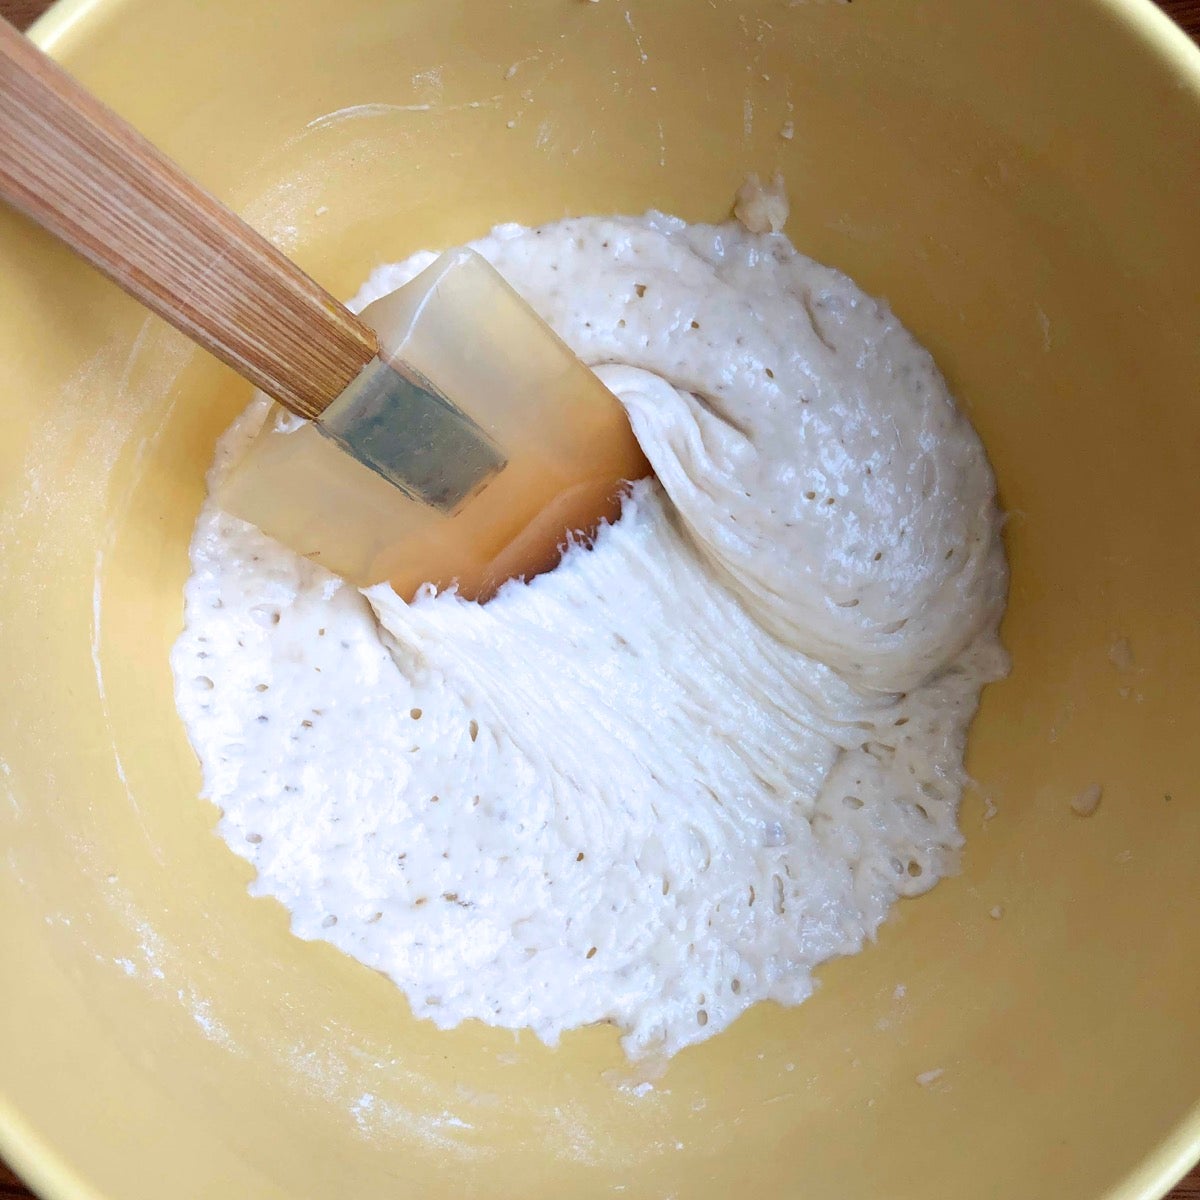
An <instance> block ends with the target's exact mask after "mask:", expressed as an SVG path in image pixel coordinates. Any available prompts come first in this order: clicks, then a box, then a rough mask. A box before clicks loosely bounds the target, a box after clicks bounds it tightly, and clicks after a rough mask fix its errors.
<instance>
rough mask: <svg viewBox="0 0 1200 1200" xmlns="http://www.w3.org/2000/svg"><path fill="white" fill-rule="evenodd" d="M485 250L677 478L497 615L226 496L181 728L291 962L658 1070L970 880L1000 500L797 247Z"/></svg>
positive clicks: (521, 587) (713, 232) (519, 589)
mask: <svg viewBox="0 0 1200 1200" xmlns="http://www.w3.org/2000/svg"><path fill="white" fill-rule="evenodd" d="M475 247H476V248H477V249H478V250H479V251H480V252H481V253H483V254H484V255H485V256H486V257H488V258H489V259H490V260H491V261H492V262H493V263H494V264H495V265H496V266H497V267H498V268H499V269H500V271H501V272H502V273H503V274H504V275H505V276H506V277H507V278H508V279H509V280H510V281H511V282H512V283H513V284H514V285H515V286H516V287H517V288H518V290H520V291H521V292H522V293H523V294H524V295H525V296H526V298H527V299H528V300H529V301H530V302H531V303H532V304H533V305H534V307H535V308H537V309H538V311H540V312H541V313H542V314H543V315H544V316H545V317H546V318H547V319H548V320H549V321H550V322H551V323H552V324H553V325H554V326H555V328H556V329H557V330H558V331H559V333H560V334H561V335H562V336H563V337H564V338H565V339H566V341H567V342H568V343H569V344H570V345H571V346H572V347H573V349H574V350H575V351H576V352H577V353H578V354H579V355H580V356H581V357H582V358H583V359H584V360H585V361H586V362H588V363H590V364H592V365H594V366H595V367H596V369H597V370H598V372H599V373H600V375H601V377H602V378H603V379H604V381H605V382H606V383H607V384H608V386H609V387H610V388H612V389H613V390H614V391H615V392H616V393H617V394H618V395H619V396H620V397H621V399H622V401H623V402H624V404H625V405H626V407H627V409H628V410H629V413H630V416H631V418H632V420H633V424H634V428H635V430H636V432H637V435H638V437H639V439H640V440H641V442H642V445H643V447H644V448H645V450H646V453H647V455H648V456H649V458H650V460H651V462H652V463H653V465H654V468H655V471H656V474H657V477H658V480H659V481H660V482H657V483H650V482H647V483H642V484H639V485H638V486H637V487H635V488H634V489H633V493H632V495H631V497H630V499H629V500H628V501H627V503H626V505H625V509H624V512H623V515H622V517H621V519H620V521H619V522H618V523H617V524H616V525H614V526H611V527H606V528H605V529H604V530H602V531H601V533H600V535H599V537H598V538H597V539H596V541H595V544H594V545H593V546H592V547H590V548H589V547H580V546H577V547H575V548H573V549H572V550H571V551H569V553H568V554H567V556H566V558H565V559H564V561H563V563H562V565H561V566H560V567H559V568H558V569H557V570H556V571H554V572H552V573H551V574H549V575H545V576H542V577H540V578H538V579H536V580H534V581H533V582H532V583H530V584H524V583H521V582H516V583H512V584H510V585H508V586H507V587H506V588H505V589H503V590H502V591H501V593H500V594H499V595H498V596H497V597H496V599H495V600H493V601H492V602H491V603H490V604H488V605H486V606H483V607H480V606H479V605H476V604H473V603H467V602H465V601H462V600H460V599H459V598H458V597H457V596H456V595H455V594H453V593H443V594H441V595H432V594H428V595H422V596H420V597H419V598H418V599H417V600H416V601H415V602H414V603H413V604H411V605H407V604H405V603H403V602H402V601H401V600H399V599H398V598H397V597H396V596H395V594H394V593H392V592H391V590H390V589H389V588H387V587H386V586H381V587H377V588H373V589H371V590H370V591H369V592H367V593H366V595H365V598H364V595H363V594H360V593H359V592H357V591H356V590H354V589H353V588H351V587H349V586H347V585H345V584H343V583H341V582H340V581H339V580H337V579H336V578H334V577H333V576H331V575H329V574H328V573H326V572H325V571H324V570H322V569H321V568H319V567H316V566H313V565H312V564H310V563H309V562H307V561H305V560H304V559H301V558H299V557H298V556H296V555H294V554H292V553H291V552H289V551H288V550H286V549H283V548H282V547H280V546H278V545H277V544H275V543H274V542H272V541H270V540H269V539H267V538H266V537H264V536H263V535H262V534H260V533H259V532H258V531H257V530H256V529H254V528H252V527H250V526H248V525H246V524H244V523H242V522H240V521H238V520H236V519H234V518H232V517H229V516H227V515H225V514H224V513H222V512H220V511H219V510H218V509H217V508H216V507H215V506H214V505H213V504H212V502H211V501H209V502H208V503H207V504H206V505H205V507H204V510H203V512H202V513H201V516H200V519H199V522H198V525H197V528H196V533H195V537H194V539H193V543H192V550H191V554H192V567H193V572H192V576H191V579H190V580H189V582H188V585H187V593H186V628H185V630H184V632H183V634H182V635H181V636H180V638H179V641H178V643H177V645H176V647H175V650H174V655H173V665H174V669H175V672H176V679H177V695H178V703H179V710H180V713H181V714H182V716H183V719H184V721H185V722H186V724H187V728H188V732H189V734H190V736H191V739H192V743H193V745H194V746H195V747H196V750H197V753H198V754H199V756H200V760H201V762H202V764H203V767H204V781H205V782H204V788H205V794H206V795H207V796H208V797H209V798H210V799H212V800H213V801H214V802H215V803H216V804H217V805H219V806H220V808H221V809H222V811H223V813H224V816H223V818H222V821H221V832H222V834H223V835H224V837H225V838H226V839H227V841H228V842H229V844H230V846H231V847H232V848H233V849H234V850H235V851H236V852H237V853H239V854H241V855H244V856H245V857H246V858H248V859H249V860H250V861H251V862H252V863H253V864H254V866H255V867H256V868H257V872H258V876H257V879H256V880H255V882H254V884H253V885H252V888H253V891H254V892H255V893H256V894H262V895H271V896H275V897H277V898H278V899H280V900H281V901H282V902H283V903H284V904H285V905H286V906H287V907H288V908H289V909H290V911H291V913H292V919H293V928H294V929H295V931H296V933H297V934H299V935H300V936H301V937H305V938H324V939H326V940H327V941H330V942H332V943H333V944H334V945H336V946H338V947H340V948H341V949H343V950H344V951H345V952H346V953H348V954H351V955H353V956H354V957H356V958H358V959H360V960H361V961H362V962H364V963H367V964H368V965H370V966H372V967H376V968H378V969H379V970H381V971H383V972H385V973H386V974H388V975H389V976H390V977H391V978H392V979H394V980H395V981H396V983H397V984H398V985H399V986H400V987H401V988H402V989H403V990H404V992H405V993H406V995H407V997H408V999H409V1001H410V1003H411V1005H412V1008H413V1010H414V1012H416V1013H417V1014H418V1015H420V1016H423V1017H428V1018H430V1019H432V1020H433V1021H435V1022H436V1023H437V1024H439V1025H441V1026H445V1027H448V1026H452V1025H455V1024H457V1023H458V1022H460V1021H462V1020H464V1019H466V1018H470V1017H475V1018H479V1019H481V1020H484V1021H487V1022H489V1023H491V1024H494V1025H501V1026H506V1027H513V1028H518V1027H526V1026H527V1027H530V1028H532V1029H533V1030H535V1031H536V1033H537V1034H538V1035H539V1036H541V1037H542V1038H544V1039H545V1040H546V1041H548V1042H550V1043H553V1042H554V1041H556V1039H557V1038H558V1036H559V1034H560V1033H562V1032H563V1031H564V1030H567V1029H571V1028H574V1027H576V1026H579V1025H583V1024H585V1023H588V1022H592V1021H601V1020H609V1021H613V1022H615V1023H616V1024H617V1025H618V1026H619V1027H620V1028H621V1030H622V1031H623V1033H624V1035H625V1041H624V1044H625V1047H626V1050H627V1051H628V1052H629V1053H630V1054H631V1055H639V1054H645V1053H648V1052H656V1053H663V1054H670V1053H674V1052H675V1051H676V1050H678V1049H680V1048H681V1047H683V1046H685V1045H687V1044H688V1043H691V1042H696V1041H699V1040H701V1039H703V1038H706V1037H709V1036H711V1035H712V1034H714V1033H716V1032H717V1031H719V1030H720V1029H723V1028H724V1027H725V1026H727V1025H728V1024H729V1023H730V1022H731V1021H732V1020H733V1019H734V1018H735V1017H736V1016H737V1015H738V1014H739V1013H741V1012H742V1011H744V1010H745V1009H746V1008H747V1007H749V1006H750V1005H751V1004H753V1003H755V1002H756V1001H759V1000H763V999H774V1000H777V1001H781V1002H783V1003H787V1004H794V1003H797V1002H799V1001H801V1000H803V999H804V998H805V997H806V996H807V995H809V993H810V992H811V990H812V986H813V984H812V968H813V967H814V966H815V965H816V964H818V963H820V962H822V961H824V960H825V959H828V958H830V957H832V956H834V955H839V954H848V953H852V952H854V951H856V950H858V949H859V948H860V947H861V946H862V945H863V943H864V941H865V940H866V939H868V938H870V937H872V936H873V935H874V933H875V931H876V929H877V927H878V926H879V924H880V922H881V921H882V920H883V919H884V917H885V916H886V914H887V912H888V909H889V907H890V906H891V904H892V903H893V902H894V901H895V900H896V898H897V897H899V896H906V895H913V894H915V893H918V892H922V891H925V890H926V889H927V888H929V887H931V886H932V885H933V884H934V883H935V882H936V881H937V879H938V878H939V877H941V876H942V875H944V874H945V873H946V872H947V871H949V870H951V869H953V866H954V861H955V852H956V850H957V847H958V846H959V845H960V843H961V837H960V835H959V833H958V830H957V827H956V819H955V818H956V810H957V805H958V800H959V796H960V792H961V787H962V783H963V780H964V774H963V768H962V757H963V747H964V741H965V737H966V731H967V725H968V723H969V721H970V719H971V717H972V715H973V713H974V711H975V706H976V702H977V699H978V694H979V690H980V688H981V687H982V685H983V684H984V683H986V682H987V681H989V680H992V679H996V678H998V677H999V676H1000V675H1002V674H1003V673H1004V671H1005V669H1006V660H1005V657H1004V654H1003V651H1002V650H1001V648H1000V645H999V642H998V640H997V637H996V626H997V623H998V621H999V618H1000V615H1001V612H1002V609H1003V603H1004V595H1005V588H1006V569H1005V564H1004V557H1003V551H1002V548H1001V542H1000V537H999V527H1000V516H999V513H998V510H997V508H996V504H995V498H994V482H993V479H992V474H991V471H990V469H989V467H988V463H987V460H986V458H985V455H984V452H983V449H982V447H981V446H980V443H979V440H978V438H977V437H976V435H975V433H974V431H973V430H972V429H971V427H970V425H969V424H968V422H967V421H966V419H965V418H964V417H963V416H962V415H961V414H960V413H959V412H958V411H957V410H956V408H955V406H954V404H953V402H952V401H951V399H950V397H949V395H948V394H947V391H946V387H945V384H944V383H943V381H942V379H941V377H940V375H939V374H938V372H937V370H936V368H935V367H934V364H933V362H932V360H931V359H930V357H929V355H928V354H927V353H926V352H925V351H924V350H922V349H921V348H920V347H919V346H918V345H917V344H916V343H915V342H914V341H913V339H912V337H911V336H910V335H909V334H908V333H907V332H906V330H905V329H904V328H903V327H902V326H901V325H900V323H899V322H898V321H897V320H896V319H895V317H894V316H892V314H891V312H890V311H889V310H888V308H887V306H886V305H885V304H882V303H880V302H879V301H876V300H872V299H870V298H869V297H867V296H866V295H864V294H863V293H862V292H861V291H860V290H859V289H858V288H857V287H856V286H855V285H854V284H853V283H852V282H851V281H850V280H848V279H846V278H845V277H844V276H842V275H839V274H838V273H837V272H836V271H832V270H830V269H829V268H827V267H823V266H820V265H818V264H816V263H814V262H812V261H811V260H809V259H807V258H805V257H803V256H802V255H800V254H798V253H797V252H796V251H795V250H794V249H793V248H792V246H791V244H790V243H789V242H788V241H787V239H786V238H785V237H784V236H782V235H779V234H751V233H749V232H747V231H746V230H745V229H744V228H742V227H741V226H739V225H732V224H730V225H722V226H704V225H695V226H689V225H685V224H684V223H682V222H680V221H677V220H673V219H671V218H667V217H664V216H661V215H658V214H651V215H650V216H648V217H645V218H641V219H615V218H614V219H600V218H586V219H579V220H570V221H564V222H561V223H558V224H555V225H549V226H546V227H544V228H542V229H535V230H528V229H522V228H518V227H516V226H502V227H500V228H498V229H497V230H495V231H494V232H493V233H492V234H491V235H490V236H488V237H486V238H483V239H482V240H481V241H479V242H477V243H475ZM431 257H432V256H431V255H418V256H416V257H414V258H413V259H412V260H410V261H409V262H408V263H405V264H400V265H397V266H392V267H383V268H380V269H379V270H377V271H376V272H375V273H374V274H373V275H372V277H371V279H370V280H369V281H368V283H367V285H366V286H365V287H364V288H363V290H362V292H361V293H360V294H359V296H358V297H357V298H356V302H355V307H361V306H362V305H364V304H366V303H367V302H369V301H370V300H372V299H374V298H375V297H376V296H378V295H381V294H382V293H384V292H386V291H389V290H391V289H392V288H394V287H396V286H398V285H399V284H400V283H401V282H403V281H405V280H406V279H408V278H410V277H411V276H412V275H413V274H415V273H416V271H417V270H419V269H420V268H421V267H423V266H424V265H425V264H426V263H427V262H428V261H430V259H431ZM266 412H267V406H266V404H265V402H264V401H258V402H257V403H256V404H255V406H253V407H252V409H251V410H250V412H249V413H247V415H246V416H245V417H243V418H242V419H241V420H240V421H239V423H238V424H237V425H236V426H235V427H234V429H233V430H232V431H231V432H230V433H229V434H228V435H227V436H226V438H225V439H224V441H223V443H222V446H221V448H220V451H219V453H218V458H217V462H216V465H215V466H214V468H213V478H214V479H216V478H219V477H220V475H221V473H222V472H223V471H225V470H227V469H228V465H229V463H230V462H231V461H234V460H235V459H236V456H237V455H238V454H239V453H240V452H241V450H242V448H243V447H244V445H245V444H246V441H247V440H248V438H249V437H250V436H252V434H253V433H254V432H255V430H256V429H257V428H258V427H259V426H260V425H261V423H262V421H263V420H264V419H265V416H266Z"/></svg>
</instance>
